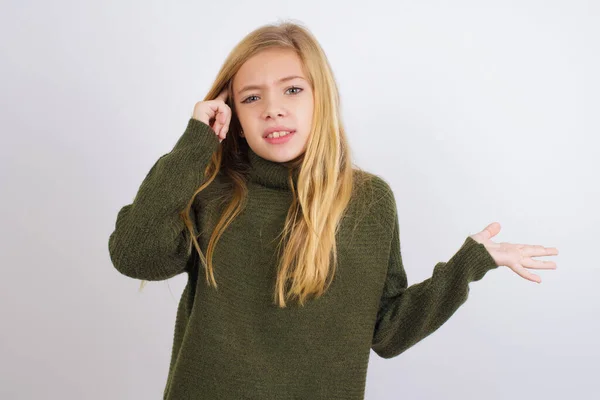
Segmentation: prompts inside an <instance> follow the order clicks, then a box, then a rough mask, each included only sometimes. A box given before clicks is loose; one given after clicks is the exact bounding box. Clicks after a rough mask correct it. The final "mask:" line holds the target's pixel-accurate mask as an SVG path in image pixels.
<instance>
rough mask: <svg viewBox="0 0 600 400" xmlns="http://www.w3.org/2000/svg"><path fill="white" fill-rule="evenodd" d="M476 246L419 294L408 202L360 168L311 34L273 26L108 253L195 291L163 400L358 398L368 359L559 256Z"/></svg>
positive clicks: (185, 300)
mask: <svg viewBox="0 0 600 400" xmlns="http://www.w3.org/2000/svg"><path fill="white" fill-rule="evenodd" d="M499 229H500V228H499V225H498V224H497V223H493V224H490V225H489V226H488V227H487V228H486V229H484V230H483V231H481V232H479V233H477V234H475V235H470V236H468V237H467V238H466V240H465V242H464V244H463V245H462V247H461V248H460V249H459V250H458V251H457V253H456V254H455V255H454V256H453V257H452V258H450V260H449V261H448V262H440V263H438V264H437V265H436V266H435V267H434V270H433V275H432V277H431V278H428V279H427V280H425V281H423V282H421V283H418V284H415V285H412V286H410V287H408V286H407V277H406V274H405V271H404V268H403V265H402V258H401V254H400V239H399V238H400V232H399V225H398V214H397V208H396V201H395V198H394V194H393V192H392V190H391V188H390V186H389V185H388V184H387V183H386V181H384V180H383V179H382V178H380V177H378V176H377V175H374V174H370V173H368V172H365V171H362V170H360V169H359V168H356V167H353V165H352V163H351V153H350V148H349V144H348V140H347V137H346V134H345V130H344V127H343V124H342V121H341V119H340V109H339V98H338V89H337V87H336V83H335V80H334V76H333V73H332V70H331V68H330V66H329V63H328V61H327V58H326V56H325V54H324V53H323V50H322V49H321V47H320V45H319V44H318V42H317V40H316V39H315V38H314V36H313V35H312V34H311V33H310V32H309V31H308V30H307V29H306V28H304V27H302V26H300V25H298V24H293V23H281V24H276V25H266V26H263V27H260V28H259V29H257V30H255V31H253V32H251V33H250V34H249V35H247V36H246V37H245V38H244V39H243V40H242V41H241V42H240V43H239V44H238V45H237V46H236V47H235V48H234V49H233V51H232V52H231V53H230V54H229V56H228V57H227V59H226V60H225V62H224V64H223V66H222V68H221V70H220V71H219V74H218V76H217V78H216V80H215V82H214V84H213V86H212V88H211V89H210V91H209V93H208V95H207V96H206V98H205V100H204V101H201V102H198V103H197V104H196V105H195V107H194V110H193V114H192V117H191V118H190V120H189V122H188V124H187V128H186V129H185V132H184V133H183V135H182V136H181V137H180V138H179V140H178V141H177V143H176V144H175V146H174V147H173V149H172V150H171V152H169V153H167V154H165V155H163V156H162V157H160V158H159V159H158V161H157V162H156V163H155V164H154V165H153V167H152V168H151V169H150V171H149V172H148V174H147V176H146V177H145V179H144V181H143V182H142V184H141V186H140V188H139V190H138V192H137V195H136V196H135V198H134V200H133V202H132V203H131V204H128V205H125V206H124V207H123V208H122V209H121V210H120V211H119V213H118V215H117V220H116V224H115V229H114V232H113V233H112V234H111V236H110V239H109V250H110V256H111V260H112V262H113V264H114V266H115V268H116V269H117V270H118V271H120V272H121V273H122V274H124V275H127V276H129V277H132V278H135V279H140V280H142V285H143V283H144V281H157V280H163V279H168V278H171V277H173V276H175V275H177V274H180V273H186V274H187V276H188V281H187V285H186V286H185V288H184V290H183V293H182V296H181V300H180V302H179V306H178V310H177V318H176V323H175V334H174V340H173V349H172V358H171V363H170V368H169V374H168V378H167V382H166V387H165V390H164V399H170V400H181V399H200V398H201V399H218V400H228V399H232V400H233V399H235V400H239V399H250V398H251V399H262V400H265V399H278V400H282V399H328V400H332V399H344V400H352V399H362V398H363V397H364V389H365V379H366V373H367V364H368V359H369V355H370V349H373V350H374V352H375V353H377V354H378V355H379V356H381V357H383V358H392V357H395V356H397V355H399V354H401V353H402V352H404V351H406V350H407V349H408V348H410V347H411V346H413V345H414V344H415V343H417V342H419V341H420V340H422V339H423V338H425V337H427V336H428V335H430V334H431V333H433V332H434V331H435V330H436V329H438V328H439V327H440V326H441V325H442V324H443V323H444V322H445V321H447V320H448V319H449V318H450V316H451V315H452V314H453V313H454V312H455V311H456V310H457V308H458V307H459V306H460V305H461V304H463V303H464V302H465V301H466V299H467V295H468V293H469V283H470V282H473V281H477V280H480V279H481V278H482V277H483V276H484V275H485V273H486V272H487V271H489V270H491V269H494V268H497V267H498V266H499V265H506V266H509V267H510V268H511V269H512V270H513V271H515V272H516V273H517V274H519V275H520V276H522V277H523V278H525V279H528V280H531V281H535V282H540V279H539V277H538V276H537V275H534V274H532V273H530V272H528V271H527V270H526V269H525V268H533V269H548V268H556V265H555V264H554V263H553V262H547V261H546V262H543V261H537V260H532V259H531V257H532V256H544V255H556V254H558V251H557V250H556V249H554V248H545V247H542V246H529V245H517V244H510V243H499V244H497V243H494V242H492V241H491V240H490V238H491V237H493V236H494V235H496V234H497V233H498V232H499Z"/></svg>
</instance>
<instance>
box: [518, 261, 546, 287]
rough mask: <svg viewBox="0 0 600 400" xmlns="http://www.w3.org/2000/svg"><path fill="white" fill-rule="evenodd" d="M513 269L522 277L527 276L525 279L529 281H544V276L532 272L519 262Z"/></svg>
mask: <svg viewBox="0 0 600 400" xmlns="http://www.w3.org/2000/svg"><path fill="white" fill-rule="evenodd" d="M513 271H515V272H516V273H517V274H518V275H519V276H521V277H522V278H525V279H527V280H529V281H532V282H537V283H542V278H540V277H539V276H538V275H536V274H532V273H531V272H529V271H527V270H526V269H525V268H523V267H522V266H521V265H518V264H517V266H516V268H514V269H513Z"/></svg>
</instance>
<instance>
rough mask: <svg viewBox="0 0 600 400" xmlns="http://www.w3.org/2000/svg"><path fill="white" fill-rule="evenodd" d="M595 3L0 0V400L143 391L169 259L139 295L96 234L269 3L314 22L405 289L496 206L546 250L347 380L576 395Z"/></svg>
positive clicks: (266, 14)
mask: <svg viewBox="0 0 600 400" xmlns="http://www.w3.org/2000/svg"><path fill="white" fill-rule="evenodd" d="M598 4H599V3H598V2H596V1H591V0H589V1H583V0H579V1H574V0H570V1H567V0H563V1H541V0H539V1H534V0H527V1H523V0H520V1H516V0H512V1H507V0H502V1H499V0H498V1H475V0H473V1H467V0H455V1H452V2H450V1H448V2H445V1H410V2H409V1H374V0H373V1H368V2H362V1H361V2H347V1H345V2H341V1H331V2H325V1H307V0H304V1H275V0H273V1H264V0H255V1H252V2H242V1H237V2H229V3H222V2H217V1H189V2H183V1H179V2H175V1H170V2H167V1H123V0H121V1H118V2H117V1H106V0H104V1H96V2H90V1H54V2H42V1H19V2H17V1H11V2H3V3H2V11H1V12H0V15H1V17H0V18H1V21H0V22H1V23H0V30H1V32H0V33H1V35H0V44H1V48H2V73H1V74H0V80H1V89H0V93H1V99H2V107H1V109H0V117H1V131H2V146H1V152H2V157H1V158H0V166H1V168H0V178H1V182H0V184H1V186H0V187H1V190H2V196H1V198H0V199H1V200H0V201H1V202H2V207H1V209H0V213H1V215H0V217H1V221H2V224H1V225H0V233H1V235H2V237H1V241H0V243H1V246H2V248H1V251H0V257H1V259H0V266H1V268H2V279H0V299H1V302H0V313H1V315H2V317H1V320H0V323H1V326H2V328H1V329H0V350H1V355H0V397H1V398H3V399H14V400H16V399H42V398H43V399H59V398H60V399H159V398H162V397H161V396H162V390H163V389H164V385H165V383H166V375H167V371H168V366H169V359H170V355H171V345H172V338H173V329H174V322H175V313H176V307H177V301H178V300H179V296H180V294H181V291H182V290H183V287H184V285H185V279H186V278H185V276H183V275H181V276H177V277H175V278H173V279H171V280H169V281H163V282H156V283H150V284H148V285H147V286H146V288H145V289H144V291H143V292H142V293H138V291H137V289H138V286H139V281H136V280H133V279H131V278H127V277H125V276H123V275H120V274H119V273H118V272H117V271H116V270H115V269H114V267H113V266H112V264H111V261H110V259H109V255H108V247H107V246H108V237H109V235H110V233H111V232H112V230H113V229H114V223H115V220H116V215H117V211H118V210H119V209H120V208H121V207H122V206H123V205H125V204H127V203H130V202H131V201H132V200H133V197H134V195H135V193H136V191H137V188H138V186H139V184H140V183H141V181H142V179H143V178H144V177H145V175H146V173H147V172H148V171H149V169H150V167H151V166H152V165H153V163H154V162H155V161H156V160H157V159H158V157H160V156H161V155H163V154H165V153H166V152H168V151H169V150H170V149H171V148H172V146H173V145H174V144H175V141H176V140H177V139H178V138H179V136H180V135H181V134H182V133H183V131H184V129H185V127H186V124H187V122H188V119H189V117H190V116H191V113H192V109H193V106H194V104H195V103H196V102H197V101H200V100H202V99H203V97H204V95H205V94H206V92H207V90H208V88H209V86H210V84H211V82H212V80H213V79H214V78H215V76H216V73H217V71H218V69H219V68H220V66H221V63H222V62H223V60H224V58H225V57H226V55H227V54H228V53H229V51H230V50H231V48H232V47H233V46H234V45H235V44H236V43H237V42H238V41H239V40H240V39H241V38H242V37H243V36H244V35H246V34H247V33H249V32H250V31H251V30H253V29H255V28H257V27H258V26H260V25H262V24H265V23H269V22H276V21H278V20H284V19H293V20H296V21H299V22H302V23H304V24H305V25H306V26H307V27H308V28H309V29H311V31H312V32H313V33H314V34H315V35H316V36H317V38H318V39H319V41H320V43H321V45H322V46H323V48H324V50H325V52H326V53H327V55H328V58H329V60H330V62H331V64H332V66H333V68H334V72H335V75H336V79H337V80H338V83H339V86H340V91H341V98H342V107H343V109H342V111H343V117H344V123H345V125H346V128H347V131H348V135H349V137H350V141H351V145H352V149H353V151H354V161H355V162H356V164H357V165H359V166H361V167H362V168H364V169H366V170H368V171H370V172H373V173H376V174H379V175H380V176H382V177H383V178H384V179H386V180H387V181H388V182H389V183H390V185H391V186H392V188H393V190H394V192H395V194H396V199H397V203H398V211H399V220H400V227H401V228H400V229H401V244H402V255H403V261H404V265H405V268H406V270H407V273H408V277H409V284H413V283H417V282H420V281H422V280H424V279H426V278H428V277H429V276H431V272H432V269H433V266H434V265H435V263H437V262H438V261H445V260H448V259H449V258H450V257H451V256H452V255H453V254H454V252H455V251H457V250H458V248H459V247H460V245H461V244H462V242H463V241H464V239H465V238H466V236H467V235H469V234H473V233H476V232H479V231H480V230H482V229H483V228H484V227H485V226H486V225H487V224H489V223H491V222H494V221H497V222H500V224H501V225H502V227H503V229H502V231H501V232H500V234H499V235H498V236H496V238H495V240H496V241H498V242H501V241H507V242H513V243H527V244H541V245H544V246H548V247H557V248H558V249H559V251H560V255H559V256H555V257H549V258H548V257H546V258H544V259H548V260H549V259H552V260H554V261H555V262H556V263H557V264H558V269H557V270H555V271H534V272H535V273H537V274H539V275H540V276H541V277H542V280H543V282H542V284H541V285H538V284H536V283H533V282H530V281H528V280H525V279H523V278H521V277H520V276H518V275H517V274H516V273H514V272H513V271H511V270H510V269H509V268H507V267H500V268H499V269H497V270H494V271H491V272H489V273H488V274H487V275H486V276H485V277H484V279H483V280H481V281H478V282H475V283H472V284H471V286H470V287H471V291H470V295H469V299H468V300H467V302H466V303H465V304H464V305H463V306H462V307H461V308H460V309H459V310H458V311H457V312H456V313H455V314H454V316H453V317H452V318H451V319H450V320H449V321H448V322H447V323H446V324H445V325H444V326H442V327H441V328H440V329H439V330H438V331H437V332H435V333H434V334H433V335H431V336H430V337H428V338H426V339H424V340H423V341H421V342H419V343H418V344H416V345H415V346H414V347H412V348H411V349H409V350H408V351H407V352H405V353H403V354H402V355H400V356H398V357H396V358H393V359H390V360H384V359H381V358H379V357H378V356H377V355H376V354H375V353H374V352H371V361H370V364H369V371H368V377H367V389H366V398H367V399H370V400H380V399H381V400H385V399H462V400H464V399H483V398H485V399H488V400H495V399H511V400H519V399H545V400H550V399H565V398H570V399H583V398H591V397H594V396H596V395H597V392H598V387H597V375H598V374H597V373H598V361H599V359H600V345H599V344H598V337H599V336H600V329H599V326H600V323H599V317H600V296H599V294H598V284H599V281H600V270H599V262H598V257H599V256H598V254H596V251H595V250H596V249H597V247H598V237H599V234H598V227H599V223H600V213H599V211H598V206H599V204H600V179H599V178H598V175H599V172H600V162H599V161H598V152H599V150H600V140H599V139H598V135H599V133H600V129H599V128H600V124H599V121H598V111H599V109H600V107H599V106H600V101H599V97H598V93H600V84H599V83H600V82H599V78H598V71H600V46H599V43H598V42H599V39H600V18H599V16H600V7H599V5H598Z"/></svg>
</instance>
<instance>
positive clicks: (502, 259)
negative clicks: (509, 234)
mask: <svg viewBox="0 0 600 400" xmlns="http://www.w3.org/2000/svg"><path fill="white" fill-rule="evenodd" d="M498 232H500V224H499V223H498V222H493V223H491V224H489V225H488V226H487V227H486V228H485V229H484V230H482V231H481V232H479V233H476V234H473V235H470V236H471V238H473V240H475V241H476V242H478V243H481V244H483V245H484V246H485V248H486V249H487V251H488V252H489V253H490V255H491V256H492V258H493V259H494V261H495V262H496V264H497V265H498V266H503V265H504V266H507V267H509V268H510V269H512V270H513V271H515V272H516V273H517V274H519V275H520V276H521V277H523V278H525V279H528V280H530V281H533V282H537V283H542V278H541V277H540V276H539V275H536V274H533V273H531V272H529V271H528V270H527V269H528V268H529V269H556V268H557V266H556V263H554V262H553V261H541V260H534V259H532V258H531V257H540V256H555V255H558V249H557V248H555V247H544V246H541V245H529V244H514V243H506V242H502V243H495V242H493V241H492V240H490V238H492V237H494V236H496V235H497V234H498Z"/></svg>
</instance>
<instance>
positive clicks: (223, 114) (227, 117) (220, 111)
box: [192, 89, 231, 142]
mask: <svg viewBox="0 0 600 400" xmlns="http://www.w3.org/2000/svg"><path fill="white" fill-rule="evenodd" d="M226 100H227V89H225V90H223V91H222V92H221V93H219V95H218V96H217V98H216V99H214V100H207V101H199V102H198V103H196V105H195V106H194V112H193V114H192V118H194V119H197V120H199V121H202V122H204V123H205V124H206V125H208V126H210V127H211V128H212V129H213V131H215V133H216V134H217V136H218V137H219V142H222V141H223V140H224V139H225V137H226V136H227V131H228V130H229V123H230V122H231V108H229V106H228V105H227V103H225V101H226Z"/></svg>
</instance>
